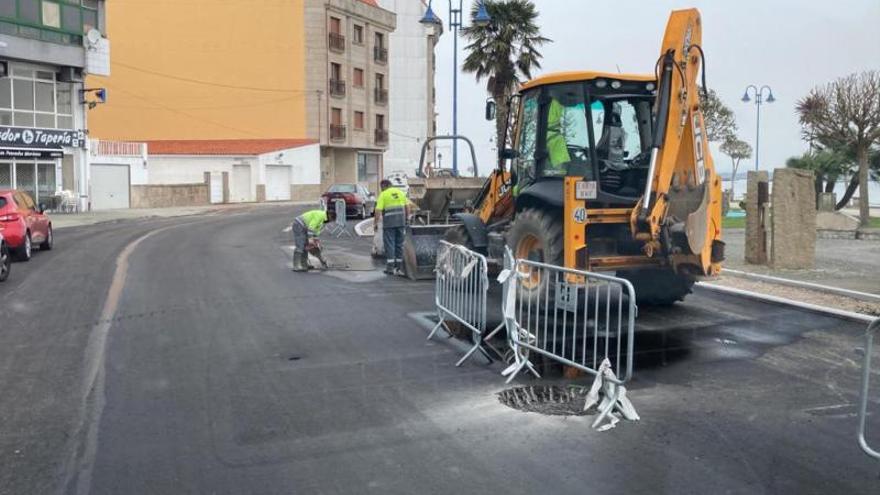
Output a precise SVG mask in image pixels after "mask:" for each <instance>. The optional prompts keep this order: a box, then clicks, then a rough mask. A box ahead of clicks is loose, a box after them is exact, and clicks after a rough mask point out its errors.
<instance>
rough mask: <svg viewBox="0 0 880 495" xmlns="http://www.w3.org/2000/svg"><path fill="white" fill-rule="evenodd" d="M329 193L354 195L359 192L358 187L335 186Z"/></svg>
mask: <svg viewBox="0 0 880 495" xmlns="http://www.w3.org/2000/svg"><path fill="white" fill-rule="evenodd" d="M327 192H331V193H353V192H357V186H355V185H354V184H335V185H333V186H330V189H329V190H328V191H327Z"/></svg>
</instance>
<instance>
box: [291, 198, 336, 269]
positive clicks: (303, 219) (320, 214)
mask: <svg viewBox="0 0 880 495" xmlns="http://www.w3.org/2000/svg"><path fill="white" fill-rule="evenodd" d="M329 220H330V217H329V215H328V214H327V212H326V211H324V210H310V211H307V212H305V213H303V214H302V215H300V216H298V217H296V219H295V220H294V221H293V242H294V245H295V246H296V253H294V255H293V256H294V257H293V271H295V272H304V271H307V270H310V269H311V268H312V266H311V265H309V251H308V244H309V238H310V237H318V236H319V235H321V229H323V228H324V224H325V223H327V222H328V221H329Z"/></svg>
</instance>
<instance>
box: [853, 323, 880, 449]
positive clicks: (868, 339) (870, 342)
mask: <svg viewBox="0 0 880 495" xmlns="http://www.w3.org/2000/svg"><path fill="white" fill-rule="evenodd" d="M877 329H880V318H878V319H876V320H874V321H873V322H872V323H871V324H870V325H868V329H867V330H865V357H864V360H863V361H862V389H861V394H860V400H859V432H858V439H859V446H860V447H861V448H862V450H864V451H865V453H866V454H868V455H869V456H871V457H873V458H875V459H880V451H878V450H875V449H873V448H871V446H870V445H868V440H867V439H866V438H865V429H866V428H865V423H867V420H868V395H869V391H870V387H869V386H870V383H871V354H872V353H873V352H874V333H875V332H876V331H877Z"/></svg>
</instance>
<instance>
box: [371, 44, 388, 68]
mask: <svg viewBox="0 0 880 495" xmlns="http://www.w3.org/2000/svg"><path fill="white" fill-rule="evenodd" d="M373 60H375V61H376V62H377V63H380V64H386V63H388V49H387V48H382V47H381V46H375V47H373Z"/></svg>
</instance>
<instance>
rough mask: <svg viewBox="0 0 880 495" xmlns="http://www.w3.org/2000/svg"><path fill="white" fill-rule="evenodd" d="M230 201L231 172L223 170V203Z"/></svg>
mask: <svg viewBox="0 0 880 495" xmlns="http://www.w3.org/2000/svg"><path fill="white" fill-rule="evenodd" d="M228 202H229V172H223V203H228Z"/></svg>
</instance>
